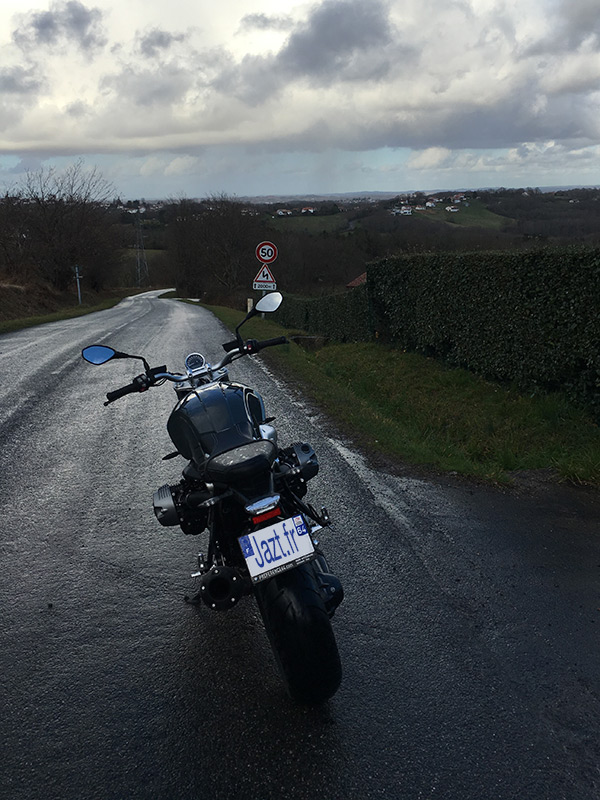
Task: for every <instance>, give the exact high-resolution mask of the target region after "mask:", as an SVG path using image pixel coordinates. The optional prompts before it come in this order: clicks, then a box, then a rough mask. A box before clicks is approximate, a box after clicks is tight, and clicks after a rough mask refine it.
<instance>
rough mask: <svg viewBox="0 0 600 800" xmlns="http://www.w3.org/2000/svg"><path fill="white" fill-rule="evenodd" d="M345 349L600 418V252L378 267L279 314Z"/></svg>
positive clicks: (397, 261)
mask: <svg viewBox="0 0 600 800" xmlns="http://www.w3.org/2000/svg"><path fill="white" fill-rule="evenodd" d="M276 319H277V321H278V322H279V323H280V324H282V325H284V326H285V327H287V328H299V329H301V330H304V331H307V332H309V333H313V334H318V335H321V336H325V337H327V338H329V339H332V340H334V341H338V342H356V341H367V340H369V339H372V338H373V337H376V338H381V339H382V340H384V341H389V342H392V343H395V344H396V345H398V346H400V347H403V348H405V349H406V350H413V351H417V352H421V353H424V354H426V355H429V356H433V357H435V358H440V359H443V360H444V361H447V362H448V363H450V364H453V365H456V366H461V367H465V368H466V369H469V370H472V371H473V372H476V373H479V374H480V375H484V376H485V377H488V378H491V379H494V380H499V381H506V382H514V383H515V384H516V385H517V386H518V387H519V388H520V389H522V390H535V389H536V388H540V389H544V390H553V389H562V390H565V391H566V392H567V394H568V395H569V396H570V397H571V398H572V399H573V400H575V401H576V402H578V403H583V404H585V405H587V406H590V407H591V408H592V409H593V410H594V411H595V413H596V414H600V250H590V249H584V248H564V249H544V250H537V251H530V252H510V251H497V252H487V253H486V252H476V253H428V254H418V255H411V256H396V257H393V258H387V259H383V260H380V261H376V262H374V263H372V264H369V266H368V269H367V284H366V286H364V285H363V286H360V287H358V288H356V289H352V290H351V291H348V292H346V293H344V294H337V295H330V296H327V297H320V298H317V299H304V298H298V297H286V302H285V303H284V304H283V306H282V307H281V309H280V311H278V312H277V315H276Z"/></svg>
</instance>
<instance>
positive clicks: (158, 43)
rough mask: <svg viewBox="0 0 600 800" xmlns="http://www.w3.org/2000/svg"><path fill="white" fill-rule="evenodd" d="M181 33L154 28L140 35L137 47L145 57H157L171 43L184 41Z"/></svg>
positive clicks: (164, 51) (183, 35)
mask: <svg viewBox="0 0 600 800" xmlns="http://www.w3.org/2000/svg"><path fill="white" fill-rule="evenodd" d="M185 38H186V36H185V34H183V33H169V32H168V31H163V30H160V29H159V28H154V29H153V30H150V31H148V32H147V33H145V34H143V35H142V36H141V37H140V41H139V48H140V52H141V53H142V55H144V56H145V57H146V58H157V57H158V56H160V55H162V54H164V53H166V52H167V51H168V50H169V49H170V48H171V46H172V45H173V44H175V43H179V42H183V41H185Z"/></svg>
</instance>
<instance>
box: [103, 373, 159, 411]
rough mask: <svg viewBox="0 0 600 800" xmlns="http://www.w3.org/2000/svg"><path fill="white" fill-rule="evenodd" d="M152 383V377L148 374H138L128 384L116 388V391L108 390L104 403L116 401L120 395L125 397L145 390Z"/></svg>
mask: <svg viewBox="0 0 600 800" xmlns="http://www.w3.org/2000/svg"><path fill="white" fill-rule="evenodd" d="M150 385H151V384H150V379H149V378H148V376H147V375H138V376H137V378H134V379H133V381H132V382H131V383H128V384H127V386H121V388H120V389H115V390H114V392H107V393H106V403H104V405H105V406H107V405H108V404H109V403H114V401H115V400H118V399H119V397H124V396H125V395H126V394H132V393H133V392H145V391H146V389H148V387H149V386H150Z"/></svg>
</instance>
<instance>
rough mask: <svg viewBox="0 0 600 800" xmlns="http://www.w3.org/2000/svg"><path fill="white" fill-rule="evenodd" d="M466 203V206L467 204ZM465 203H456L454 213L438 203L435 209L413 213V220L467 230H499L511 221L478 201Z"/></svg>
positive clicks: (443, 204) (507, 225)
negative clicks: (423, 220)
mask: <svg viewBox="0 0 600 800" xmlns="http://www.w3.org/2000/svg"><path fill="white" fill-rule="evenodd" d="M467 203H468V204H467ZM467 203H457V204H456V208H458V209H459V210H458V211H457V212H456V213H453V212H451V211H446V205H447V204H445V203H439V204H438V207H437V208H435V209H430V208H428V209H427V210H426V211H413V218H417V219H418V218H423V219H430V220H435V221H436V222H447V223H449V224H451V225H462V226H463V227H469V228H488V229H492V230H501V229H502V228H506V227H510V226H511V224H512V220H510V219H509V218H508V217H502V216H500V214H494V213H493V212H492V211H488V209H487V208H486V207H485V206H484V205H483V204H482V203H481V202H480V201H479V200H469V201H467Z"/></svg>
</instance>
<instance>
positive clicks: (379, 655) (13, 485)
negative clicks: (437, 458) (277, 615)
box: [0, 296, 600, 800]
mask: <svg viewBox="0 0 600 800" xmlns="http://www.w3.org/2000/svg"><path fill="white" fill-rule="evenodd" d="M227 338H228V336H227V334H225V333H224V332H223V329H222V327H221V326H220V324H219V323H218V322H216V321H215V320H214V318H212V316H211V315H209V314H208V313H207V312H204V311H202V310H200V309H196V308H192V307H190V306H185V305H183V304H179V303H176V302H175V301H165V300H157V299H154V298H153V297H152V296H142V297H138V298H135V299H130V300H127V301H125V302H124V303H123V304H121V305H120V306H118V307H117V308H116V309H113V310H110V311H105V312H101V313H98V314H93V315H90V316H88V317H84V318H80V319H76V320H71V321H68V322H61V323H56V324H53V325H47V326H44V327H40V328H37V329H30V330H25V331H22V332H20V333H15V334H8V335H5V336H2V337H0V370H1V375H2V383H1V385H0V453H1V459H2V462H1V472H0V482H1V493H0V520H1V521H0V528H1V535H0V558H1V564H2V573H1V575H2V577H1V583H0V607H1V609H2V615H1V619H0V637H1V638H0V645H1V646H0V691H1V703H2V713H1V716H0V744H1V748H2V749H1V757H0V797H1V798H2V800H4V799H5V798H6V800H20V799H21V798H27V800H37V798H40V799H41V798H44V800H76V799H78V798H86V800H96V799H99V800H100V799H101V800H109V799H110V800H121V799H123V800H124V799H125V798H131V799H132V800H134V799H136V798H176V799H177V800H179V799H181V800H192V798H202V799H204V798H206V799H207V800H208V799H209V798H210V799H211V800H212V799H214V800H220V799H221V798H223V799H226V798H227V799H229V798H245V799H246V800H263V799H264V800H266V799H267V798H273V799H276V798H277V799H279V798H298V799H300V798H311V800H312V798H323V800H342V799H345V798H357V799H358V798H361V800H362V799H363V798H406V799H407V800H437V798H443V799H444V800H509V798H510V799H513V798H514V799H515V800H517V798H518V799H519V800H537V799H538V798H540V799H541V798H547V800H597V798H598V797H599V796H600V734H599V730H598V720H599V719H600V668H599V664H600V636H599V634H600V525H599V519H600V513H599V512H600V503H599V501H598V496H597V494H595V493H593V492H590V491H587V490H585V489H581V490H568V489H565V488H560V487H556V486H554V487H552V486H549V487H547V488H544V487H543V486H542V487H538V488H535V489H534V488H531V489H521V490H519V491H514V490H511V491H501V490H498V489H494V488H485V487H484V488H482V487H480V486H476V485H472V484H470V483H467V482H461V481H454V482H453V481H452V480H449V479H445V480H437V479H433V478H427V479H424V478H418V477H413V476H411V475H410V474H409V473H407V474H406V475H401V476H393V475H390V474H387V473H386V472H382V471H378V470H376V469H374V468H372V467H370V466H369V465H368V464H367V463H366V462H365V461H364V460H363V459H362V458H361V457H360V456H359V455H358V454H356V453H355V452H354V451H353V450H352V448H351V447H350V446H349V445H348V444H344V443H342V442H341V441H340V440H339V439H338V438H337V437H336V435H335V433H333V432H332V431H331V430H330V429H329V428H328V426H327V424H326V423H325V421H324V420H323V419H321V418H320V416H319V415H318V414H317V413H315V412H314V411H313V410H312V409H311V408H310V407H309V406H308V405H306V404H305V403H304V402H303V401H302V399H301V397H299V396H298V395H297V393H296V392H295V390H294V387H287V388H286V387H285V386H284V385H283V384H281V383H280V382H279V381H278V380H277V379H275V378H274V377H273V376H272V375H271V374H270V373H269V371H268V370H267V369H265V368H264V366H263V365H261V363H259V362H258V361H251V360H250V359H245V360H244V361H243V362H241V363H238V364H236V365H233V367H232V369H231V375H232V377H233V378H236V379H241V380H243V381H246V382H250V383H251V384H252V385H255V386H256V387H257V388H259V390H261V391H262V392H263V394H264V396H265V398H266V402H267V411H268V413H274V414H276V416H277V423H276V424H277V425H278V428H279V433H280V443H282V444H287V443H288V442H290V441H294V440H299V439H301V440H307V441H309V442H311V443H312V444H313V446H314V447H315V449H316V450H317V453H318V455H319V458H320V462H321V472H320V474H319V476H318V477H317V478H316V479H315V480H314V481H313V482H312V487H313V488H312V493H311V499H312V500H313V502H315V503H317V502H323V503H325V504H326V505H327V506H328V507H329V509H330V512H331V515H332V517H333V518H334V521H335V523H336V524H335V527H334V529H333V530H332V531H330V532H328V533H327V534H326V535H325V536H324V537H323V544H324V547H325V550H326V552H327V554H328V556H329V557H330V560H331V562H332V564H333V565H334V566H335V568H336V570H337V572H338V573H339V575H340V576H341V578H342V580H343V582H344V585H345V589H346V600H345V601H344V604H343V605H342V606H341V607H340V609H339V611H338V613H337V615H336V617H335V620H334V626H335V630H336V634H337V637H338V642H339V647H340V652H341V655H342V661H343V665H344V681H343V684H342V687H341V689H340V691H339V692H338V694H337V695H336V696H335V698H334V699H333V700H332V701H331V702H330V703H329V704H328V705H327V706H326V707H323V708H321V709H304V708H299V707H296V706H294V705H293V704H292V703H291V702H290V701H289V700H288V699H287V698H286V696H285V695H284V693H283V691H282V688H281V685H280V684H279V682H278V678H277V676H276V674H275V670H274V665H273V659H272V657H271V654H270V651H269V647H268V643H267V640H266V637H265V635H264V633H263V631H262V628H261V625H260V621H259V618H258V615H257V612H256V609H255V607H254V604H253V602H252V601H251V600H250V599H246V600H245V601H242V602H241V603H240V604H239V605H238V606H237V607H236V608H235V609H233V610H232V611H230V612H228V613H226V614H215V613H212V612H210V611H209V610H208V609H206V608H204V607H203V608H193V607H189V606H186V605H185V604H184V603H183V600H182V598H183V595H184V594H185V593H188V592H190V590H192V589H193V588H194V586H193V581H192V580H191V579H190V578H189V573H190V572H191V571H193V569H194V568H195V563H194V561H195V554H196V552H197V550H198V549H199V548H200V546H201V545H200V543H199V542H198V540H197V539H196V538H194V537H186V536H184V535H183V534H182V533H181V532H179V531H178V529H175V528H173V529H166V528H161V527H160V526H159V525H158V524H157V523H156V522H155V520H154V516H153V513H152V508H151V498H152V492H153V491H154V489H155V488H157V487H158V486H160V485H161V484H162V483H165V482H169V481H170V482H175V481H176V480H177V478H178V470H180V469H181V468H182V466H183V462H182V461H168V462H163V461H161V457H162V456H163V455H164V454H166V453H168V452H170V451H171V450H172V446H171V444H170V442H169V440H168V437H167V433H166V429H165V423H166V417H167V414H168V411H169V409H170V407H171V406H172V404H173V400H174V394H173V392H172V390H171V389H170V388H169V387H168V386H165V387H163V388H162V389H157V390H155V391H152V392H148V393H147V394H145V395H142V396H137V395H135V396H133V395H132V396H129V397H126V398H123V399H122V400H119V401H118V402H117V403H115V404H114V405H113V406H110V407H108V408H104V407H103V405H102V401H103V399H104V393H105V392H106V391H107V390H110V389H114V388H117V387H119V386H121V385H123V384H125V383H128V382H129V380H130V379H131V377H132V376H133V375H134V374H135V373H136V371H139V370H136V365H135V362H124V361H119V362H113V363H111V364H107V365H105V366H102V367H92V366H90V365H87V364H85V363H84V362H83V361H82V360H81V359H80V358H79V351H80V349H81V346H82V345H85V344H91V343H102V342H106V343H110V344H113V345H114V346H115V347H117V348H118V349H121V350H125V351H129V352H134V353H140V354H143V355H145V356H146V357H147V358H148V360H149V361H150V362H151V364H162V363H165V362H166V363H167V364H168V365H169V367H170V368H171V369H173V370H177V369H180V368H181V367H182V361H183V357H184V355H185V354H186V353H187V352H190V351H193V350H197V349H199V350H201V351H203V352H205V354H206V355H207V356H208V358H209V360H213V361H216V360H217V358H218V357H219V353H220V348H219V345H220V343H221V342H222V341H225V340H226V339H227Z"/></svg>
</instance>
